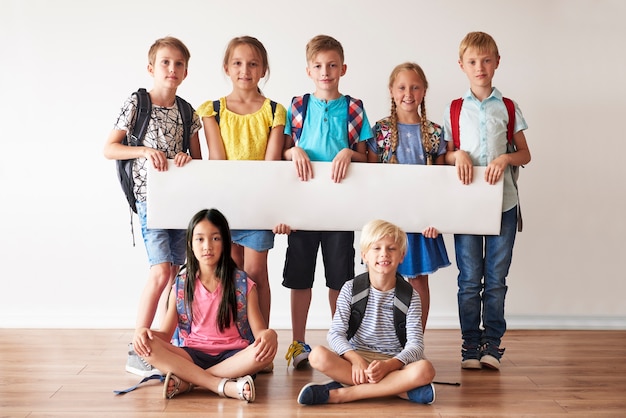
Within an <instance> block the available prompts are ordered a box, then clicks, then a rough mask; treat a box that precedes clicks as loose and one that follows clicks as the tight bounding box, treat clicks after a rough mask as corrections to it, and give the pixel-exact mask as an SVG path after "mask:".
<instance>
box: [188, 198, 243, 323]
mask: <svg viewBox="0 0 626 418" xmlns="http://www.w3.org/2000/svg"><path fill="white" fill-rule="evenodd" d="M204 220H207V221H209V222H211V223H212V224H213V225H215V226H216V227H217V229H219V231H220V236H221V237H222V255H221V256H220V259H219V261H218V263H217V268H216V270H215V275H216V276H217V277H218V279H219V281H220V284H221V285H222V300H221V301H220V306H219V309H218V312H217V325H218V327H219V330H220V331H224V329H226V328H228V327H229V326H230V324H231V322H232V321H233V320H234V319H235V318H236V317H237V299H236V296H235V270H236V269H237V265H236V264H235V261H234V260H233V258H232V257H231V255H230V249H231V238H230V228H229V227H228V221H227V220H226V218H225V217H224V215H222V213H221V212H220V211H219V210H217V209H203V210H201V211H200V212H198V213H196V214H195V215H194V216H193V217H192V218H191V221H189V226H188V227H187V264H186V270H187V280H185V309H186V310H187V311H188V312H189V313H190V314H191V315H192V317H190V318H189V321H190V322H192V320H193V310H192V309H191V305H192V303H193V295H194V291H195V288H196V277H197V275H198V273H199V271H200V267H199V265H198V260H197V259H196V256H195V255H194V253H193V231H194V229H195V228H196V226H197V225H198V224H199V223H200V222H202V221H204Z"/></svg>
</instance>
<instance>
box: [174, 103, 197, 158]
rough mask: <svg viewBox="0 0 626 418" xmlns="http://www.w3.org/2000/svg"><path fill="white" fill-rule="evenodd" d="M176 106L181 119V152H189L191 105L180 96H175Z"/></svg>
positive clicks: (191, 118)
mask: <svg viewBox="0 0 626 418" xmlns="http://www.w3.org/2000/svg"><path fill="white" fill-rule="evenodd" d="M176 106H177V107H178V111H179V112H180V115H181V117H182V119H183V152H185V153H188V152H189V142H190V138H191V125H192V124H193V107H191V105H190V104H189V102H187V101H186V100H185V99H183V98H182V97H178V96H176Z"/></svg>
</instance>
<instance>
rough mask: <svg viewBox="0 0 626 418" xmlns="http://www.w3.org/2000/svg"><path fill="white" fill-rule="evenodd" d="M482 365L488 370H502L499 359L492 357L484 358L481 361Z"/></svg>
mask: <svg viewBox="0 0 626 418" xmlns="http://www.w3.org/2000/svg"><path fill="white" fill-rule="evenodd" d="M480 364H481V365H482V366H483V367H485V368H487V369H491V370H500V362H499V361H498V359H497V358H495V357H493V356H490V355H486V356H483V357H482V358H481V359H480Z"/></svg>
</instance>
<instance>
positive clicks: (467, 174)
mask: <svg viewBox="0 0 626 418" xmlns="http://www.w3.org/2000/svg"><path fill="white" fill-rule="evenodd" d="M454 165H455V166H456V172H457V174H458V176H459V180H461V183H463V184H470V183H471V182H472V181H473V180H474V179H473V177H474V165H473V164H472V159H471V158H470V156H469V155H468V154H467V152H465V151H462V150H457V151H455V163H454Z"/></svg>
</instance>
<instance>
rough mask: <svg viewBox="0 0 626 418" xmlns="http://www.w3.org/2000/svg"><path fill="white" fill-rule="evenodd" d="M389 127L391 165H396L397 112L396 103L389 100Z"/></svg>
mask: <svg viewBox="0 0 626 418" xmlns="http://www.w3.org/2000/svg"><path fill="white" fill-rule="evenodd" d="M389 127H390V128H391V129H390V130H391V140H390V143H391V158H389V162H390V163H391V164H398V158H397V157H396V150H397V149H398V112H397V111H396V102H395V101H394V100H393V97H392V98H391V115H390V117H389Z"/></svg>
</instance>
